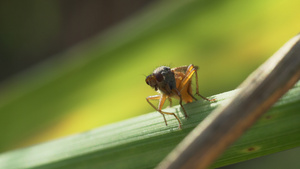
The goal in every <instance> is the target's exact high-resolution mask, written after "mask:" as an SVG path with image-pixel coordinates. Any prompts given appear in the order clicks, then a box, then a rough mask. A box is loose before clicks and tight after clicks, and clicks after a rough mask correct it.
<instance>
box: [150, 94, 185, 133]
mask: <svg viewBox="0 0 300 169" xmlns="http://www.w3.org/2000/svg"><path fill="white" fill-rule="evenodd" d="M166 99H167V97H166V96H165V95H162V96H161V95H155V96H148V97H147V98H146V100H147V102H148V103H149V104H150V105H151V106H152V107H153V108H154V109H155V110H156V111H158V112H159V113H160V114H162V116H163V118H164V121H165V124H166V126H167V125H168V124H167V120H166V117H165V114H168V115H173V116H174V117H175V118H176V119H177V121H178V123H179V128H180V129H181V123H180V120H179V118H178V117H177V116H176V114H175V113H169V112H164V111H161V109H162V107H163V105H164V103H165V101H166ZM150 100H159V104H158V108H156V107H155V106H154V105H153V104H152V103H151V102H150Z"/></svg>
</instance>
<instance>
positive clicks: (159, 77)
mask: <svg viewBox="0 0 300 169" xmlns="http://www.w3.org/2000/svg"><path fill="white" fill-rule="evenodd" d="M155 79H156V80H157V81H158V82H161V81H163V80H164V77H163V75H162V74H161V73H156V74H155Z"/></svg>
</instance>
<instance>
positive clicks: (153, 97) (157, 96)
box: [146, 95, 168, 126]
mask: <svg viewBox="0 0 300 169" xmlns="http://www.w3.org/2000/svg"><path fill="white" fill-rule="evenodd" d="M160 99H161V95H154V96H148V97H147V98H146V100H147V102H148V103H149V104H150V105H151V106H152V107H153V108H154V109H155V110H156V111H158V112H160V114H161V115H162V116H163V118H164V121H165V124H166V126H167V125H168V124H167V120H166V117H165V115H164V114H163V113H162V112H161V110H159V109H157V108H156V107H155V106H154V105H153V104H152V103H151V102H150V100H160Z"/></svg>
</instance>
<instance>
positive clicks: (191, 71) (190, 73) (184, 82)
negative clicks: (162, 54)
mask: <svg viewBox="0 0 300 169" xmlns="http://www.w3.org/2000/svg"><path fill="white" fill-rule="evenodd" d="M194 73H195V76H196V94H197V95H198V96H200V97H201V98H202V99H204V100H207V101H210V102H212V101H215V99H208V98H206V97H204V96H202V95H201V94H200V93H199V88H198V86H199V85H198V74H197V68H196V67H194V65H193V64H190V65H189V66H188V68H187V71H186V75H185V78H184V79H183V80H182V82H181V84H180V87H181V88H180V89H183V88H184V87H185V86H186V85H187V83H188V81H189V80H190V79H191V78H192V76H193V75H194ZM189 94H190V93H189ZM190 95H191V94H190Z"/></svg>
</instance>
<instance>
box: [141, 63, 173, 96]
mask: <svg viewBox="0 0 300 169" xmlns="http://www.w3.org/2000/svg"><path fill="white" fill-rule="evenodd" d="M146 83H147V84H148V85H149V86H151V87H152V88H154V89H155V90H156V91H157V90H160V91H161V92H163V93H165V94H170V93H171V92H172V91H171V90H172V89H173V88H175V87H176V81H175V77H174V73H173V72H172V70H171V69H170V68H169V67H166V66H160V67H158V68H156V69H155V70H154V71H153V73H152V74H150V75H149V76H147V77H146Z"/></svg>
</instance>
